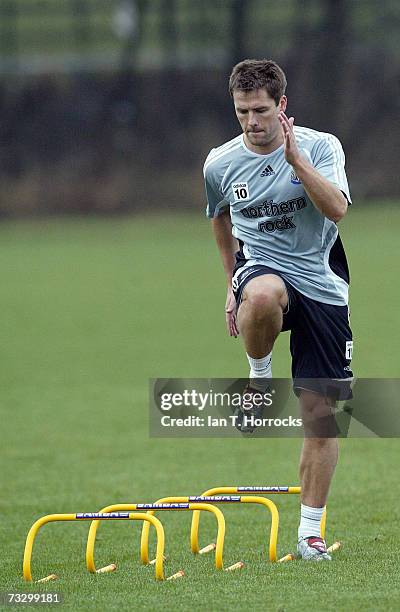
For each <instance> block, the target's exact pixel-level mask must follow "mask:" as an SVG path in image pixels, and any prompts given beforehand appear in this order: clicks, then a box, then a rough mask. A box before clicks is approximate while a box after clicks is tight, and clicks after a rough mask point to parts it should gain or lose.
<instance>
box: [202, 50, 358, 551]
mask: <svg viewBox="0 0 400 612" xmlns="http://www.w3.org/2000/svg"><path fill="white" fill-rule="evenodd" d="M229 90H230V93H231V96H232V98H233V103H234V107H235V112H236V116H237V118H238V121H239V123H240V126H241V128H242V131H243V133H242V134H240V136H237V137H236V138H234V139H233V140H230V141H229V142H227V143H225V144H223V145H222V146H220V147H218V148H216V149H212V150H211V152H210V154H209V155H208V157H207V159H206V162H205V165H204V176H205V184H206V193H207V200H208V207H207V215H208V217H210V218H211V219H212V226H213V232H214V236H215V239H216V242H217V245H218V248H219V251H220V254H221V257H222V262H223V266H224V270H225V274H226V278H227V284H228V290H227V298H226V305H225V313H226V322H227V328H228V332H229V334H230V335H231V336H235V337H236V336H237V335H238V334H239V332H240V334H241V335H242V337H243V341H244V345H245V348H246V353H247V358H248V361H249V364H250V388H248V391H252V390H258V389H262V388H263V385H265V380H266V379H268V378H270V377H271V376H272V372H271V357H272V348H273V345H274V342H275V340H276V338H277V336H278V334H279V333H280V332H281V331H286V330H289V329H290V330H291V338H290V350H291V355H292V375H293V380H294V390H295V392H296V394H297V395H298V397H299V401H300V408H301V414H302V418H303V424H304V430H305V438H304V442H303V449H302V453H301V458H300V478H301V486H302V499H301V501H302V504H301V519H300V526H299V531H298V553H299V555H300V556H301V557H302V558H303V559H310V560H318V561H320V560H330V559H331V558H330V556H329V555H328V553H327V552H326V545H325V542H324V540H323V539H322V538H321V532H320V521H321V517H322V514H323V511H324V508H325V504H326V500H327V496H328V491H329V486H330V482H331V479H332V476H333V473H334V470H335V467H336V463H337V456H338V444H337V439H336V438H335V437H334V433H333V434H332V423H331V421H332V419H333V417H332V414H333V410H334V406H335V400H336V399H338V397H339V396H338V395H337V393H339V394H340V393H341V394H342V395H341V397H342V398H343V399H344V397H343V389H340V385H341V384H343V383H344V386H345V391H344V393H346V392H347V391H346V389H348V386H349V381H351V379H352V376H353V375H352V372H351V368H350V361H351V356H352V355H351V353H352V346H353V343H352V334H351V330H350V327H349V313H348V282H349V273H348V267H347V262H346V257H345V254H344V250H343V247H342V243H341V241H340V238H339V235H338V229H337V225H336V224H337V223H338V222H339V221H340V220H341V219H342V218H343V216H344V215H345V214H346V211H347V207H348V204H350V203H351V200H350V194H349V188H348V184H347V179H346V175H345V171H344V154H343V150H342V147H341V145H340V142H339V141H338V139H337V138H336V137H335V136H333V135H331V134H326V133H322V132H317V131H315V130H312V129H309V128H304V127H297V126H295V125H294V119H293V117H290V118H288V117H287V115H286V114H285V111H286V106H287V98H286V96H285V90H286V77H285V74H284V72H283V71H282V69H281V68H280V67H279V66H278V65H277V64H276V63H275V62H273V61H270V60H245V61H243V62H241V63H239V64H237V65H236V66H235V67H234V68H233V71H232V74H231V76H230V80H229ZM235 254H236V255H235ZM323 379H325V381H323ZM326 379H331V381H339V384H338V386H339V389H337V388H335V385H334V384H324V383H326ZM265 388H266V387H265V386H264V390H265ZM345 397H346V396H345ZM244 414H246V410H245V408H244V407H243V408H242V415H244ZM252 414H257V413H254V412H252ZM241 422H243V421H241ZM316 423H317V424H318V427H315V424H316ZM239 426H240V423H239ZM241 429H242V431H249V430H248V429H246V428H245V427H241ZM332 436H333V437H332Z"/></svg>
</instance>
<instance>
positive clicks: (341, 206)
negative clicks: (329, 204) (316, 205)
mask: <svg viewBox="0 0 400 612" xmlns="http://www.w3.org/2000/svg"><path fill="white" fill-rule="evenodd" d="M347 208H348V203H347V200H346V198H345V197H344V196H343V195H342V197H341V198H340V200H339V201H338V202H336V203H335V207H334V209H333V210H332V213H331V214H329V215H327V217H328V219H330V220H331V221H333V222H334V223H339V221H341V220H342V219H343V217H344V216H345V214H346V213H347Z"/></svg>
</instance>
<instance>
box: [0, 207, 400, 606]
mask: <svg viewBox="0 0 400 612" xmlns="http://www.w3.org/2000/svg"><path fill="white" fill-rule="evenodd" d="M378 211H379V213H378ZM378 219H379V222H378ZM399 223H400V213H399V210H398V207H397V208H396V206H395V205H392V206H389V205H383V204H379V203H375V204H374V205H368V206H367V205H365V206H363V205H362V204H358V205H357V207H356V206H355V207H354V208H353V209H352V210H351V211H350V212H349V214H348V216H347V218H346V219H345V220H344V221H343V222H342V224H341V225H342V228H341V230H342V236H343V239H344V242H345V246H346V250H347V253H348V256H349V260H350V264H351V271H352V293H351V304H352V325H353V329H354V333H355V354H354V361H353V365H354V370H355V372H356V374H357V375H358V376H364V377H369V376H370V377H396V376H397V377H398V376H399V362H400V360H399V355H400V349H399V346H400V338H399V325H398V321H397V305H398V302H399V289H398V284H397V283H396V275H395V269H396V268H397V266H398V263H397V257H396V245H397V244H398V226H399ZM0 257H1V261H2V266H1V285H2V300H1V304H2V315H1V319H0V334H1V353H2V355H1V364H2V365H1V368H0V388H1V390H2V393H1V414H0V418H1V424H2V426H1V434H2V440H1V451H0V453H1V471H0V473H1V482H0V485H1V491H2V495H1V515H2V519H3V520H2V521H1V524H0V533H1V550H2V552H3V554H2V556H1V559H0V576H1V589H0V590H3V591H4V590H5V589H7V590H16V591H21V590H34V591H54V590H57V591H59V592H61V593H63V595H64V604H63V606H62V608H63V609H71V610H111V609H115V610H131V609H133V608H138V609H143V610H144V609H151V610H158V609H166V610H172V609H178V610H187V609H188V608H189V607H190V606H193V605H207V607H208V608H209V609H211V610H227V609H235V610H236V609H238V610H245V609H246V608H248V607H249V606H251V607H252V608H253V609H254V610H281V611H282V610H300V609H305V608H306V606H313V607H314V608H315V609H322V608H324V609H327V610H334V609H335V610H345V611H346V612H347V611H348V610H360V609H361V610H371V611H372V610H395V609H398V598H397V599H396V597H398V589H399V586H400V585H399V578H398V576H399V572H398V541H399V536H400V530H399V527H398V523H399V518H400V517H399V507H398V502H397V497H398V496H397V490H398V467H397V466H398V456H399V453H398V451H399V442H398V440H377V439H359V440H342V441H341V443H340V445H341V458H340V463H339V466H338V469H337V473H336V476H335V480H334V483H333V488H332V494H331V497H330V501H329V517H328V530H327V536H328V537H327V539H328V543H332V542H333V541H335V540H341V541H342V542H343V548H342V550H341V551H339V552H338V553H337V554H336V555H335V557H334V562H333V563H331V564H322V565H320V564H318V565H312V564H306V563H301V562H292V563H287V564H283V565H271V564H269V563H268V562H267V560H266V541H267V528H269V521H268V518H267V515H266V513H265V510H264V509H259V508H257V507H255V506H250V507H238V506H235V507H226V506H224V507H223V511H224V514H225V516H226V519H227V536H226V550H225V563H226V565H228V564H231V563H233V562H235V561H238V560H243V561H245V564H246V565H245V567H244V568H243V570H241V571H240V572H233V573H231V574H227V573H217V572H216V571H215V569H214V568H213V561H212V558H211V557H207V556H206V557H199V558H195V559H194V558H192V556H191V553H190V551H189V525H190V516H189V514H187V513H185V514H184V513H179V514H178V513H164V514H163V515H162V516H161V518H162V521H163V524H164V525H165V530H166V542H167V554H168V562H167V564H166V573H167V574H172V573H174V572H175V571H177V570H178V569H180V568H183V569H184V570H185V574H186V575H185V577H184V578H183V579H181V580H178V581H176V582H169V583H156V582H155V581H154V569H153V568H150V567H143V566H141V565H140V564H139V534H140V525H139V524H138V523H135V524H134V525H132V524H127V523H125V522H124V523H115V522H114V523H110V524H102V525H101V527H100V532H99V538H98V549H97V551H98V552H97V557H96V560H97V562H98V565H105V564H106V563H109V562H111V561H115V562H116V563H117V564H118V571H117V572H115V573H113V574H109V575H103V576H91V575H89V574H88V573H87V572H86V569H85V564H84V550H85V539H86V534H87V530H88V524H80V525H77V524H76V523H74V524H72V523H66V524H61V523H59V524H53V525H48V526H46V527H45V528H44V529H43V531H42V532H41V534H40V536H39V538H38V541H37V544H36V546H35V549H34V553H33V565H32V569H33V575H34V577H42V576H44V575H47V574H50V573H52V572H55V573H56V574H59V576H60V579H59V580H58V581H56V582H54V583H49V584H47V585H33V586H29V585H27V584H26V583H24V582H23V580H22V578H21V563H22V552H23V546H24V540H25V536H26V533H27V531H28V529H29V527H30V525H31V524H32V523H33V522H34V520H35V519H36V518H38V517H39V516H41V515H44V514H47V513H53V512H79V511H81V512H82V511H96V510H98V509H100V508H101V507H103V506H105V505H106V504H109V503H113V502H134V501H136V502H150V501H154V500H155V499H157V498H159V497H161V496H165V495H184V494H189V495H195V494H200V493H201V491H202V490H204V489H206V488H208V487H211V486H216V485H233V484H238V485H240V484H242V485H246V484H264V485H275V484H297V482H298V480H297V460H298V455H299V450H300V446H301V440H299V439H298V440H279V439H274V440H262V439H257V440H236V439H225V440H215V439H204V440H201V439H200V440H196V439H191V440H188V439H186V440H185V439H182V440H179V439H171V440H168V439H160V440H157V439H149V438H148V405H147V395H148V379H149V378H150V377H208V376H210V377H212V376H215V377H216V376H218V377H229V376H231V377H239V376H246V374H247V365H246V360H245V358H244V355H243V350H242V347H241V341H240V340H233V339H229V338H228V337H227V336H226V335H225V330H224V316H223V303H224V296H225V288H224V280H223V275H222V272H221V267H220V263H219V260H218V256H217V252H216V248H215V247H214V245H213V242H212V239H211V236H210V228H209V225H208V222H207V221H205V220H203V218H202V217H201V215H199V216H194V215H187V216H173V215H171V216H167V215H165V216H164V217H162V218H158V217H148V218H135V217H132V218H126V219H120V220H95V219H93V220H81V219H77V220H65V219H64V220H61V219H57V220H42V221H38V222H20V223H14V222H5V223H3V224H2V225H1V226H0ZM287 344H288V338H287V334H285V335H283V336H282V337H281V338H280V339H279V341H278V343H277V345H276V348H275V352H274V374H275V375H276V376H288V375H289V372H290V363H289V357H288V352H287ZM377 410H379V406H377ZM277 503H278V504H279V507H280V508H281V509H282V511H281V530H280V542H279V552H281V553H282V555H283V554H285V553H286V552H289V551H290V550H293V549H294V547H295V542H296V533H297V522H298V500H297V499H295V498H293V497H292V498H279V499H278V500H277ZM203 528H204V530H202V538H201V540H202V544H206V543H208V542H209V541H211V539H213V538H214V536H215V534H214V531H215V526H214V524H213V521H212V520H211V518H210V517H204V520H203ZM396 590H397V595H396Z"/></svg>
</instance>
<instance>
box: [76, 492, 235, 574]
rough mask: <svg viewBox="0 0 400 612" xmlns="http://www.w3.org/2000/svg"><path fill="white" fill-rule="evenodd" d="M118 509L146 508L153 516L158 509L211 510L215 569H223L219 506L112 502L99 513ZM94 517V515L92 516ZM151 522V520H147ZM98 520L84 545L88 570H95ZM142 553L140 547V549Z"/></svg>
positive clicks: (222, 521)
mask: <svg viewBox="0 0 400 612" xmlns="http://www.w3.org/2000/svg"><path fill="white" fill-rule="evenodd" d="M166 499H174V500H177V499H184V500H186V499H187V498H166ZM120 510H140V511H144V510H146V511H147V512H146V515H145V516H148V517H152V518H153V519H154V518H155V517H154V516H153V515H154V512H155V511H158V510H164V511H165V510H184V511H196V510H197V511H198V512H199V511H200V510H204V511H206V512H211V513H212V514H213V515H214V516H215V518H216V520H217V542H216V547H215V567H216V568H217V569H223V567H224V564H223V550H224V540H225V518H224V515H223V514H222V512H221V510H220V509H219V508H216V507H215V506H214V505H212V504H211V503H207V504H206V503H187V502H185V503H158V502H157V503H155V504H112V505H110V506H106V507H105V508H103V509H102V510H101V511H100V513H104V512H111V513H112V512H116V511H120ZM94 518H95V517H94ZM148 522H149V523H151V522H152V521H148ZM99 524H100V521H98V520H93V521H92V523H91V525H90V529H89V535H88V539H87V545H86V566H87V568H88V570H89V571H90V572H93V571H96V568H95V565H94V547H95V542H96V533H97V529H98V527H99ZM146 552H147V554H144V553H143V554H141V560H142V563H143V564H145V565H146V564H148V563H149V557H148V548H147V549H146ZM141 553H142V549H141Z"/></svg>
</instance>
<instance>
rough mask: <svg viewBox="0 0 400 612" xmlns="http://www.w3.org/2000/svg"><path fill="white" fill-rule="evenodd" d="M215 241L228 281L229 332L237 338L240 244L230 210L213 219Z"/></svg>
mask: <svg viewBox="0 0 400 612" xmlns="http://www.w3.org/2000/svg"><path fill="white" fill-rule="evenodd" d="M211 223H212V229H213V233H214V237H215V241H216V243H217V246H218V250H219V252H220V255H221V259H222V265H223V267H224V272H225V276H226V281H227V296H226V303H225V319H226V326H227V329H228V333H229V335H230V336H234V337H235V338H236V337H237V336H238V335H239V330H238V328H237V325H236V300H235V296H234V295H233V291H232V272H233V268H234V266H235V252H236V251H237V250H238V248H239V245H238V242H237V240H236V238H235V237H234V236H232V223H231V217H230V214H229V210H226V211H224V212H223V213H221V214H220V215H219V216H218V217H215V218H214V219H212V221H211Z"/></svg>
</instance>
